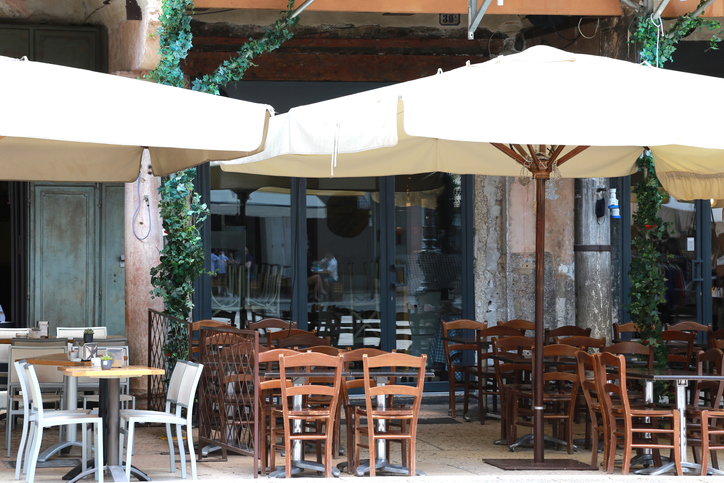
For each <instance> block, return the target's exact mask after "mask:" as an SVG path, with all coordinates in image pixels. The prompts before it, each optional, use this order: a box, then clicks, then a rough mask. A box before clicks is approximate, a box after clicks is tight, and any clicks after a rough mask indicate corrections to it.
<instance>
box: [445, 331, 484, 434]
mask: <svg viewBox="0 0 724 483" xmlns="http://www.w3.org/2000/svg"><path fill="white" fill-rule="evenodd" d="M441 324H442V337H443V339H442V346H443V349H444V351H445V362H446V364H447V378H448V394H449V399H448V404H449V409H450V414H451V415H452V417H455V392H456V390H457V389H458V388H462V390H463V414H467V412H468V401H469V400H470V399H476V400H477V401H478V406H479V408H480V423H481V424H483V423H484V422H485V418H484V417H483V406H484V404H483V399H482V397H481V393H482V391H481V390H480V389H481V386H482V381H480V380H478V374H479V367H478V363H477V362H476V355H477V353H478V345H477V332H478V331H480V330H482V329H485V328H486V324H484V323H482V322H476V321H474V320H468V319H459V320H453V321H450V322H444V321H443V322H441ZM453 330H455V331H459V332H462V333H463V334H464V335H465V333H467V334H466V335H467V336H468V337H470V335H472V336H473V337H472V341H471V342H469V343H461V342H451V341H448V340H446V338H447V337H448V336H449V335H452V334H451V332H452V331H453ZM453 358H454V360H453ZM466 359H468V361H466ZM470 360H472V363H470V362H469V361H470ZM466 362H467V363H466ZM458 372H459V373H461V374H462V381H458V380H457V373H458ZM476 390H477V393H476V392H475V391H476Z"/></svg>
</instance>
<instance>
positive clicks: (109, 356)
mask: <svg viewBox="0 0 724 483" xmlns="http://www.w3.org/2000/svg"><path fill="white" fill-rule="evenodd" d="M101 360H102V361H112V360H113V356H112V355H110V354H106V355H103V356H101Z"/></svg>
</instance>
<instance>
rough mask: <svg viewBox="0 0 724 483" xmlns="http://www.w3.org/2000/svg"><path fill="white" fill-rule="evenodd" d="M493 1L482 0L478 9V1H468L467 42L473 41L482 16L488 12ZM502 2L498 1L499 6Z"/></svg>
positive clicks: (501, 0)
mask: <svg viewBox="0 0 724 483" xmlns="http://www.w3.org/2000/svg"><path fill="white" fill-rule="evenodd" d="M491 3H493V0H483V4H482V5H481V6H480V8H478V0H468V40H475V30H477V28H478V25H480V22H481V21H482V20H483V15H485V12H486V11H487V10H488V7H489V6H490V4H491ZM502 3H503V0H498V4H499V5H501V4H502Z"/></svg>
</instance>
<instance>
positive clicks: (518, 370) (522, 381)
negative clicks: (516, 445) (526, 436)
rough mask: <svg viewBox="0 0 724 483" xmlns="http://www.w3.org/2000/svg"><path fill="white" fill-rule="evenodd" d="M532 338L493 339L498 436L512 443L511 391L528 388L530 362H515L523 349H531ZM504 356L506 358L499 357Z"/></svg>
mask: <svg viewBox="0 0 724 483" xmlns="http://www.w3.org/2000/svg"><path fill="white" fill-rule="evenodd" d="M533 343H534V340H533V339H532V338H530V337H523V336H521V335H515V336H510V337H503V338H500V339H495V340H494V341H493V356H495V357H494V359H493V361H494V367H495V379H496V381H497V383H498V388H499V390H500V437H501V438H502V439H506V440H507V441H508V444H513V441H514V439H515V438H514V433H513V425H512V419H511V418H512V415H513V408H512V407H511V404H512V401H511V397H510V393H511V391H514V390H530V388H531V384H530V374H531V364H530V362H529V361H522V362H516V360H518V361H519V360H520V359H521V358H522V352H523V351H530V350H532V349H533ZM501 357H502V358H505V359H506V360H503V359H501Z"/></svg>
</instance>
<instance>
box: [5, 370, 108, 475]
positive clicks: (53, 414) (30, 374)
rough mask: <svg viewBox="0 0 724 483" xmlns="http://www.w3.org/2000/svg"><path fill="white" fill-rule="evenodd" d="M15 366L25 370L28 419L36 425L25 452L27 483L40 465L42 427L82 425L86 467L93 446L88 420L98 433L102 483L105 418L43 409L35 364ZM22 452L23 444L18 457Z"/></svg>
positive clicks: (98, 472)
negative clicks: (88, 429)
mask: <svg viewBox="0 0 724 483" xmlns="http://www.w3.org/2000/svg"><path fill="white" fill-rule="evenodd" d="M16 367H17V368H18V372H20V371H23V373H24V375H25V378H24V379H25V381H24V383H25V386H26V387H25V388H24V389H25V390H24V391H23V396H24V398H25V401H24V403H26V407H28V408H29V411H32V412H29V414H28V420H29V422H30V423H32V425H33V427H32V429H31V430H30V431H29V433H28V435H29V441H28V446H29V451H27V452H26V457H25V466H26V476H25V481H26V482H27V483H33V480H34V479H35V469H36V467H37V465H38V456H39V455H40V445H41V443H42V441H43V430H44V429H45V428H51V427H53V426H68V425H71V424H82V425H83V430H82V431H81V434H82V435H83V441H82V442H83V445H82V456H81V464H82V468H83V471H85V470H86V462H87V461H88V448H89V447H90V441H88V438H87V436H86V427H87V425H88V424H93V427H94V433H95V436H94V440H95V453H96V454H95V456H96V458H95V467H96V479H97V480H98V482H99V483H103V418H101V417H99V416H94V415H90V414H87V413H85V412H79V411H63V410H59V411H45V410H44V409H43V396H42V393H41V392H40V384H39V383H38V376H37V375H36V374H35V368H34V367H33V366H32V365H30V364H28V363H27V362H26V363H24V364H21V363H18V364H16ZM23 443H24V441H21V445H22V444H23ZM21 452H22V448H21V449H20V450H19V451H18V457H19V455H20V453H21ZM28 463H29V466H28ZM19 477H20V475H19V472H18V469H17V466H16V470H15V479H19Z"/></svg>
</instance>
